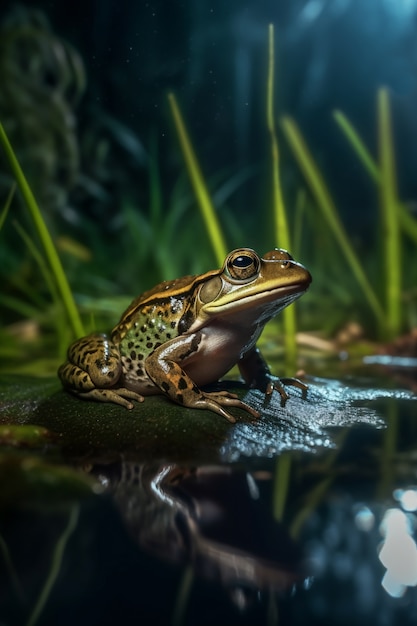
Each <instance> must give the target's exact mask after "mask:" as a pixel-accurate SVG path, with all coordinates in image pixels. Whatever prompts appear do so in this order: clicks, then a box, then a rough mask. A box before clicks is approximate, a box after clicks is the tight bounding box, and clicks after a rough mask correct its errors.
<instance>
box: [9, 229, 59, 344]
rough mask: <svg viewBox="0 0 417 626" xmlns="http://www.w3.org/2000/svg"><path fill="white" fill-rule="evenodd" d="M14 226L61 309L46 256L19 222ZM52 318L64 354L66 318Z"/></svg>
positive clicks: (57, 316) (54, 300) (54, 316)
mask: <svg viewBox="0 0 417 626" xmlns="http://www.w3.org/2000/svg"><path fill="white" fill-rule="evenodd" d="M14 226H15V228H16V230H17V232H18V233H19V235H20V236H21V238H22V239H23V241H24V242H25V245H26V247H27V249H28V250H29V252H30V253H31V255H32V256H33V258H34V260H35V262H36V263H37V264H38V267H39V269H40V271H41V274H42V276H43V279H44V281H45V283H46V285H47V286H48V289H49V293H50V294H51V296H52V300H53V302H54V303H55V306H56V309H57V310H59V309H60V304H61V299H60V297H59V293H58V290H57V287H56V285H55V282H54V280H53V277H52V275H51V272H50V270H49V267H48V265H47V263H46V261H45V259H44V257H43V256H42V254H41V253H40V251H39V250H38V249H37V247H36V245H35V243H34V241H33V240H32V239H31V237H30V236H29V235H28V233H27V232H26V231H25V230H24V229H23V228H22V226H20V224H18V223H17V222H14ZM52 320H53V324H54V325H55V328H56V336H57V337H58V338H59V343H60V345H59V347H58V352H59V354H64V353H65V350H66V347H67V344H68V337H67V333H66V332H65V320H63V319H62V316H61V315H53V316H52ZM63 322H64V323H63Z"/></svg>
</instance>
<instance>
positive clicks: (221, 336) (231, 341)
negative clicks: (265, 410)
mask: <svg viewBox="0 0 417 626" xmlns="http://www.w3.org/2000/svg"><path fill="white" fill-rule="evenodd" d="M310 282H311V276H310V274H309V272H308V271H307V270H306V269H305V268H304V267H303V266H302V265H300V264H299V263H296V262H295V261H294V260H293V259H292V257H291V256H290V255H289V254H288V253H287V252H286V251H285V250H273V251H271V252H268V253H267V254H265V256H264V257H262V258H261V257H259V256H258V255H257V254H256V253H255V252H254V251H253V250H250V249H248V248H241V249H238V250H234V251H233V252H231V253H230V254H229V255H228V256H227V257H226V260H225V262H224V265H223V267H222V268H221V269H220V270H212V271H210V272H207V273H205V274H202V275H201V276H186V277H184V278H179V279H177V280H172V281H166V282H163V283H161V284H160V285H157V286H156V287H154V288H153V289H151V290H150V291H147V292H146V293H144V294H143V295H141V296H139V298H137V299H136V300H134V301H133V302H132V304H131V305H130V307H129V308H128V309H127V311H125V313H124V314H123V316H122V318H121V320H120V322H119V324H118V325H117V326H116V327H115V328H114V330H113V331H112V333H111V336H110V337H108V336H106V335H98V334H94V335H89V336H87V337H84V338H82V339H79V340H78V341H76V342H75V343H73V344H72V345H71V346H70V348H69V350H68V361H67V362H66V363H64V364H63V365H62V366H61V367H60V369H59V376H60V378H61V381H62V383H63V385H64V387H66V388H67V389H69V390H70V391H72V392H73V393H75V394H76V395H78V396H80V397H82V398H87V399H94V400H101V401H104V402H115V403H116V404H121V405H123V406H125V407H127V408H128V409H131V408H133V403H132V402H131V400H137V401H139V402H141V401H142V400H143V396H144V395H151V394H155V393H164V394H166V395H167V396H169V397H170V398H171V400H173V401H174V402H177V403H178V404H182V405H184V406H187V407H192V408H196V409H209V410H211V411H214V412H215V413H219V414H220V415H223V416H224V417H225V418H226V419H228V420H229V421H231V422H234V421H235V418H234V417H233V416H232V415H231V414H230V413H229V412H228V411H227V407H230V406H235V407H239V408H241V409H244V410H245V411H247V412H248V413H250V414H251V415H253V416H255V417H257V416H258V412H257V411H255V410H254V409H253V408H251V407H250V406H248V405H247V404H245V403H244V402H242V401H241V400H239V399H238V398H237V397H236V396H235V395H234V394H232V393H229V392H227V391H217V392H216V391H213V392H205V391H202V390H201V389H200V387H201V386H202V385H206V384H209V383H213V382H216V381H217V380H218V379H219V378H221V377H222V376H224V375H225V374H226V373H227V372H228V371H229V370H230V369H231V368H232V367H233V366H234V365H235V364H237V365H238V366H239V369H240V372H241V374H242V376H243V378H244V380H245V382H246V383H247V384H248V385H250V386H251V387H260V388H262V389H264V390H265V391H266V392H267V393H271V392H272V390H273V389H274V388H275V389H277V390H278V391H279V393H280V394H281V396H282V397H283V399H284V400H285V399H286V398H287V394H286V392H285V390H284V389H283V387H282V385H281V384H280V381H279V380H278V379H277V378H274V377H272V376H271V374H270V371H269V369H268V366H267V365H266V363H265V361H264V360H263V358H262V356H261V354H260V353H259V351H258V350H257V349H256V346H255V344H256V341H257V339H258V337H259V335H260V334H261V332H262V330H263V328H264V326H265V324H266V323H267V322H268V321H269V320H270V319H271V318H273V317H274V316H275V315H277V313H279V312H280V311H281V310H282V309H283V308H284V307H286V306H287V305H288V304H290V303H291V302H293V301H294V300H295V299H296V298H298V297H299V296H301V295H302V294H303V293H304V292H305V290H306V289H307V288H308V286H309V284H310ZM291 381H292V379H289V382H291ZM292 382H293V383H295V384H298V386H301V387H303V388H305V386H304V385H303V384H302V383H300V382H299V381H295V380H293V381H292ZM142 394H143V395H142Z"/></svg>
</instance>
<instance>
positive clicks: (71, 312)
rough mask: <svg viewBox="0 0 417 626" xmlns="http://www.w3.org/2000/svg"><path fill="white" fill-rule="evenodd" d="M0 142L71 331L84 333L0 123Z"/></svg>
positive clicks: (79, 333)
mask: <svg viewBox="0 0 417 626" xmlns="http://www.w3.org/2000/svg"><path fill="white" fill-rule="evenodd" d="M0 144H1V145H2V147H3V150H4V152H5V154H6V158H7V161H8V163H9V166H10V169H11V170H12V172H13V175H14V177H15V179H16V183H17V186H18V188H19V190H20V193H21V194H22V196H23V199H24V201H25V204H26V206H27V208H28V210H29V213H30V215H31V218H32V220H33V223H34V225H35V228H36V230H37V233H38V236H39V239H40V241H41V244H42V246H43V249H44V252H45V256H46V259H47V261H48V263H49V266H50V268H51V273H52V275H53V276H54V280H55V281H56V284H57V288H58V291H59V293H60V296H61V298H62V301H63V303H64V307H65V310H66V312H67V315H68V319H69V322H70V324H71V326H72V329H73V332H74V334H75V335H76V336H78V337H79V336H81V335H83V334H84V329H83V325H82V322H81V318H80V316H79V313H78V310H77V307H76V304H75V302H74V298H73V295H72V293H71V289H70V286H69V284H68V281H67V277H66V275H65V272H64V270H63V267H62V264H61V261H60V259H59V256H58V253H57V251H56V248H55V246H54V243H53V241H52V238H51V235H50V234H49V231H48V229H47V226H46V224H45V222H44V220H43V217H42V213H41V211H40V209H39V206H38V204H37V202H36V200H35V197H34V195H33V193H32V190H31V188H30V186H29V184H28V182H27V180H26V177H25V175H24V174H23V171H22V169H21V167H20V164H19V162H18V160H17V158H16V155H15V153H14V151H13V148H12V146H11V145H10V142H9V140H8V137H7V135H6V132H5V130H4V128H3V126H2V124H1V123H0Z"/></svg>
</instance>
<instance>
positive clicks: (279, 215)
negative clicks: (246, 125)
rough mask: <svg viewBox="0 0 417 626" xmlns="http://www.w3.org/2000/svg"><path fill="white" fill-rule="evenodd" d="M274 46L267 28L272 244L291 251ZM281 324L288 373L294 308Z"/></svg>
mask: <svg viewBox="0 0 417 626" xmlns="http://www.w3.org/2000/svg"><path fill="white" fill-rule="evenodd" d="M274 87H275V45H274V26H273V24H270V25H269V29H268V81H267V94H266V122H267V128H268V132H269V137H270V145H271V165H272V211H273V215H274V223H275V242H276V245H279V247H282V248H285V249H286V250H291V241H290V232H289V228H288V220H287V214H286V211H285V205H284V198H283V194H282V187H281V177H280V154H279V144H278V137H277V131H276V125H275V102H274V91H275V89H274ZM282 315H283V322H284V346H285V362H286V369H287V370H292V369H294V367H295V363H296V359H297V344H296V332H297V324H296V319H295V307H294V306H291V307H287V308H285V309H284V311H283V314H282Z"/></svg>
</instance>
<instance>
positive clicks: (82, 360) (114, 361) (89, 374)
mask: <svg viewBox="0 0 417 626" xmlns="http://www.w3.org/2000/svg"><path fill="white" fill-rule="evenodd" d="M58 376H59V378H60V379H61V382H62V384H63V386H64V387H65V389H67V390H68V391H71V393H73V394H74V395H76V396H78V397H80V398H84V399H86V400H99V401H100V402H114V403H115V404H120V405H122V406H124V407H126V408H127V409H132V408H133V403H132V402H129V400H136V401H138V402H142V401H143V396H141V395H140V394H138V393H136V392H135V391H133V390H131V389H127V388H126V387H123V386H122V385H123V382H122V363H121V359H120V354H119V351H118V348H117V347H116V346H115V345H114V343H113V342H112V341H111V339H110V338H109V337H107V336H106V335H99V334H93V335H88V336H87V337H82V338H81V339H78V340H77V341H75V342H74V343H73V344H72V345H71V346H70V348H69V350H68V361H67V362H66V363H64V364H63V365H61V367H60V368H59V370H58ZM118 384H119V385H121V386H120V387H118V386H117V385H118Z"/></svg>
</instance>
